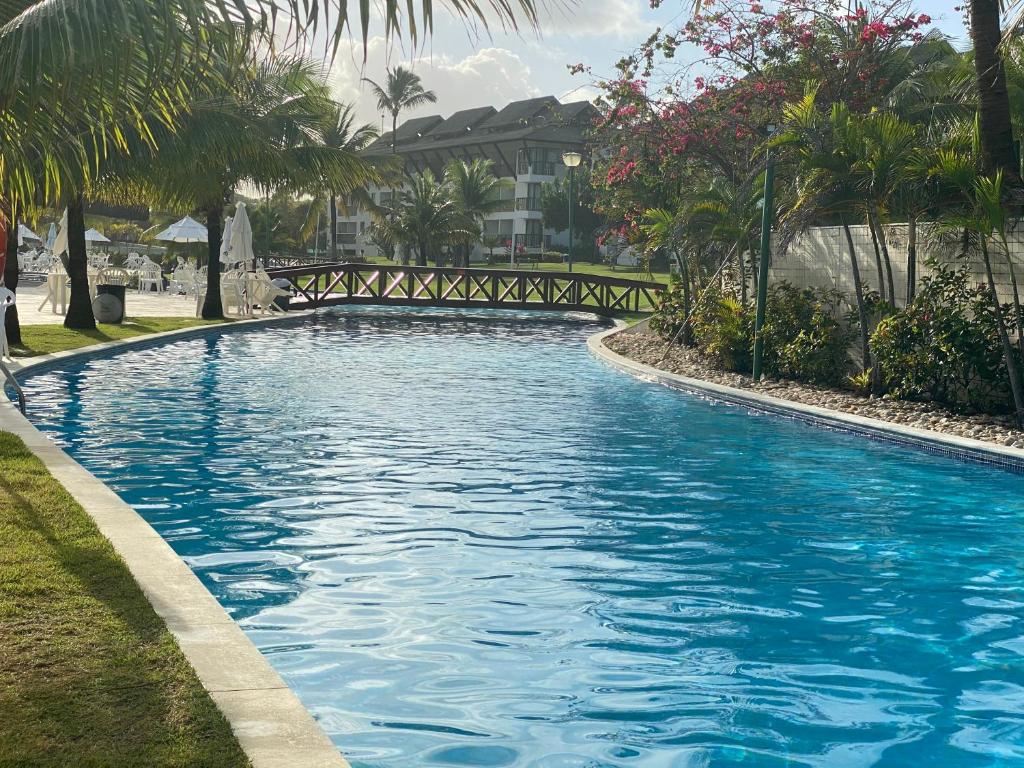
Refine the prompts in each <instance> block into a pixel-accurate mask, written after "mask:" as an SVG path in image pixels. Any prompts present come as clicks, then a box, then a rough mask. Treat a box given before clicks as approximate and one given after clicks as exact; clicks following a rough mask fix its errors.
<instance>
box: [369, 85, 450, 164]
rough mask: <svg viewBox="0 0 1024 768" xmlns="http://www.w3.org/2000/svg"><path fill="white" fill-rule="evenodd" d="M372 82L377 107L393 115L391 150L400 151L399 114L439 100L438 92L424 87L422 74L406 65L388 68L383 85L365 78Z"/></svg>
mask: <svg viewBox="0 0 1024 768" xmlns="http://www.w3.org/2000/svg"><path fill="white" fill-rule="evenodd" d="M363 79H364V80H366V82H368V83H369V84H370V89H371V90H372V92H373V95H374V96H375V97H376V98H377V108H378V109H380V110H381V111H383V112H387V113H388V114H390V115H391V152H392V154H394V153H397V152H398V137H397V135H396V134H397V133H398V116H399V115H400V114H401V113H402V112H403V111H405V110H408V109H415V108H416V107H421V106H423V105H424V104H433V103H434V102H436V101H437V94H435V93H434V92H433V91H428V90H425V89H424V88H423V83H422V81H421V80H420V76H419V75H417V74H416V73H415V72H412V71H410V70H408V69H406V68H405V67H395V68H394V69H391V68H390V67H389V68H388V70H387V79H386V80H385V81H384V84H383V85H380V84H378V83H375V82H374V81H373V80H371V79H370V78H368V77H367V78H363Z"/></svg>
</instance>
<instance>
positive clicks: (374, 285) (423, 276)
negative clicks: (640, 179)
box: [268, 263, 665, 313]
mask: <svg viewBox="0 0 1024 768" xmlns="http://www.w3.org/2000/svg"><path fill="white" fill-rule="evenodd" d="M268 271H269V274H270V276H271V277H274V278H284V279H286V280H288V282H289V283H290V284H291V287H292V291H293V294H294V299H293V300H292V306H293V307H294V308H296V309H313V308H316V307H326V306H333V305H337V304H390V305H396V306H434V307H486V308H506V309H539V310H586V311H591V312H599V313H612V312H638V311H641V310H644V309H649V308H651V307H653V306H654V304H655V302H656V301H657V297H658V293H659V292H660V291H662V290H664V288H665V286H664V285H662V284H661V283H654V282H645V281H640V280H627V279H624V278H618V277H607V276H605V275H590V274H586V273H582V272H545V271H526V270H517V269H479V268H462V267H416V266H402V265H398V264H348V263H335V264H307V265H303V266H296V267H285V268H280V269H271V270H268Z"/></svg>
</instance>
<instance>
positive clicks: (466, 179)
mask: <svg viewBox="0 0 1024 768" xmlns="http://www.w3.org/2000/svg"><path fill="white" fill-rule="evenodd" d="M444 184H445V186H446V187H447V189H448V194H449V195H450V196H451V199H452V201H453V202H454V203H455V207H456V209H457V211H458V216H459V219H460V221H459V222H458V224H457V227H456V229H457V231H459V232H462V233H465V235H466V239H465V241H464V242H461V243H456V247H457V249H458V250H459V252H460V255H461V257H462V263H463V266H466V267H468V266H469V251H470V248H471V247H472V246H473V245H474V244H476V243H478V242H480V239H481V236H482V234H483V219H484V216H486V215H487V214H489V213H493V212H494V211H497V210H498V209H499V208H500V206H501V205H502V201H501V200H500V199H499V198H498V189H499V188H500V187H501V182H500V181H499V180H498V178H497V177H496V176H495V175H494V163H493V162H492V161H491V160H484V159H482V158H476V159H475V160H473V161H471V162H468V163H467V162H466V161H464V160H456V161H454V162H452V163H450V164H449V165H448V167H447V168H445V171H444Z"/></svg>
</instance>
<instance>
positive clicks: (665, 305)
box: [651, 275, 686, 339]
mask: <svg viewBox="0 0 1024 768" xmlns="http://www.w3.org/2000/svg"><path fill="white" fill-rule="evenodd" d="M684 322H686V310H685V301H684V299H683V281H682V280H680V279H679V276H678V275H672V279H671V280H670V281H669V284H668V288H667V289H666V290H664V291H662V292H661V293H660V294H659V295H658V300H657V302H656V303H655V305H654V313H653V314H652V315H651V330H652V331H654V332H655V333H656V334H658V335H659V336H661V337H662V338H663V339H678V337H679V336H680V330H681V329H682V327H683V323H684Z"/></svg>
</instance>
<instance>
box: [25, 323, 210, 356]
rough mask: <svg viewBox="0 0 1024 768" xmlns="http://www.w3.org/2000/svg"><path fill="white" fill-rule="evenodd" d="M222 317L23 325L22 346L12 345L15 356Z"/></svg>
mask: <svg viewBox="0 0 1024 768" xmlns="http://www.w3.org/2000/svg"><path fill="white" fill-rule="evenodd" d="M220 322H230V321H222V320H199V319H196V318H192V317H140V318H136V319H132V318H129V319H128V320H126V321H125V322H124V323H122V324H121V325H99V326H97V328H96V330H95V331H72V330H69V329H67V328H65V327H64V326H62V325H23V326H22V327H21V340H22V342H23V343H24V346H21V347H14V346H12V347H11V352H12V354H13V355H14V356H15V357H29V356H31V355H48V354H50V353H53V352H63V351H64V350H67V349H78V348H79V347H87V346H89V345H90V344H99V343H100V342H103V341H115V340H117V339H128V338H131V337H132V336H145V335H147V334H150V333H161V332H163V331H176V330H178V329H179V328H191V327H192V326H195V325H211V324H215V323H220Z"/></svg>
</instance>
